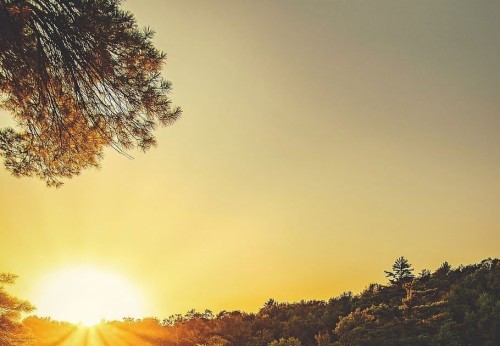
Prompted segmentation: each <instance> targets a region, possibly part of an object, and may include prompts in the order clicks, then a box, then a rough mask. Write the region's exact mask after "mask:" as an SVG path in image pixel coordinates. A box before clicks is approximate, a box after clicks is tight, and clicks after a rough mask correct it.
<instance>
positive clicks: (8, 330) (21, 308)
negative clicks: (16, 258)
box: [0, 273, 33, 346]
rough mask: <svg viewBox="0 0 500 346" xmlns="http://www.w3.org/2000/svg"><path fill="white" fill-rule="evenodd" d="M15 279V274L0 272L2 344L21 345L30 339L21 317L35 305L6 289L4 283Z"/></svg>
mask: <svg viewBox="0 0 500 346" xmlns="http://www.w3.org/2000/svg"><path fill="white" fill-rule="evenodd" d="M15 280H16V276H15V275H12V274H4V273H0V345H6V346H7V345H9V346H10V345H21V344H25V342H26V341H27V339H28V335H27V333H26V331H25V328H24V327H23V325H22V324H21V323H20V318H21V313H23V312H30V311H32V310H33V306H32V305H31V304H30V303H29V302H27V301H24V300H20V299H18V298H16V297H13V296H12V295H10V294H8V293H7V292H6V291H5V289H4V285H8V284H13V283H14V282H15Z"/></svg>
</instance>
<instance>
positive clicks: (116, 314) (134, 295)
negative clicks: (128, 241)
mask: <svg viewBox="0 0 500 346" xmlns="http://www.w3.org/2000/svg"><path fill="white" fill-rule="evenodd" d="M36 305H37V311H36V313H37V314H38V315H40V316H49V317H51V318H52V319H54V320H59V321H67V322H71V323H77V324H82V325H84V326H87V327H88V326H93V325H96V324H98V323H99V322H100V321H101V320H121V319H122V318H124V317H139V316H140V315H141V313H142V312H143V302H142V300H141V296H140V294H139V292H138V290H137V289H136V288H135V287H134V286H133V285H132V284H131V283H130V282H128V281H127V280H126V279H125V278H123V277H121V276H119V275H117V274H115V273H112V272H108V271H104V270H100V269H96V268H91V267H75V268H69V269H64V270H60V271H57V272H54V273H52V274H51V275H49V276H47V277H46V278H45V279H44V280H43V281H42V283H41V285H40V288H39V292H38V299H37V301H36Z"/></svg>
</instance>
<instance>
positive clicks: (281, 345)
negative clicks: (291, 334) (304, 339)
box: [269, 338, 302, 346]
mask: <svg viewBox="0 0 500 346" xmlns="http://www.w3.org/2000/svg"><path fill="white" fill-rule="evenodd" d="M269 346H302V343H301V342H300V340H299V339H297V338H288V339H285V338H280V339H279V340H274V341H271V342H270V343H269Z"/></svg>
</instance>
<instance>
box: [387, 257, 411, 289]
mask: <svg viewBox="0 0 500 346" xmlns="http://www.w3.org/2000/svg"><path fill="white" fill-rule="evenodd" d="M412 271H413V268H411V264H409V263H408V260H407V259H406V258H404V257H403V256H401V257H399V258H398V259H397V260H396V261H395V262H394V264H393V265H392V271H387V270H384V272H385V276H386V277H387V278H388V279H389V281H390V282H391V283H392V284H397V283H405V282H409V281H411V280H412V279H413V278H414V277H415V275H413V273H412Z"/></svg>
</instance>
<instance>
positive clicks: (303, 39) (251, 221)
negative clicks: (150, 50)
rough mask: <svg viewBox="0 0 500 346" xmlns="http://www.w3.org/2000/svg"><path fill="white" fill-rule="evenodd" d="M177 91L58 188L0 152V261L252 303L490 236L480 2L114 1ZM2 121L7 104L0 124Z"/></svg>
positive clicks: (356, 287) (428, 262)
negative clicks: (147, 39) (17, 168)
mask: <svg viewBox="0 0 500 346" xmlns="http://www.w3.org/2000/svg"><path fill="white" fill-rule="evenodd" d="M124 6H125V8H126V9H128V10H130V11H132V12H133V13H134V14H135V15H136V18H137V20H138V23H139V25H140V26H149V27H151V28H152V29H154V30H155V32H156V36H155V38H154V43H155V45H156V46H157V47H158V48H159V49H161V50H163V51H165V52H166V53H167V56H168V61H167V64H166V66H165V69H164V76H165V77H166V79H168V80H170V81H171V82H172V83H173V92H172V94H171V98H172V100H173V102H174V104H176V105H178V106H181V107H182V109H183V115H182V117H181V118H180V119H179V120H178V121H177V122H176V123H175V124H174V125H172V126H170V127H166V128H160V129H159V130H158V131H157V132H156V135H157V139H158V147H157V148H155V149H152V150H151V151H149V152H147V153H146V154H143V153H140V152H132V153H131V154H132V156H133V157H134V158H133V159H128V158H127V157H125V156H122V155H120V154H119V153H117V152H115V151H113V150H107V151H106V153H105V158H104V160H103V161H102V167H101V168H100V169H98V170H96V169H94V170H88V171H85V172H83V173H82V175H81V176H78V177H75V178H73V179H71V180H68V181H66V182H65V185H64V186H63V187H62V188H59V189H53V188H47V187H45V184H44V183H43V182H42V181H38V180H36V179H32V178H23V179H16V178H13V177H12V176H10V175H9V173H8V172H7V171H6V170H5V169H2V170H1V171H0V189H1V190H0V191H1V194H0V210H1V214H0V240H1V243H0V244H1V251H0V271H4V272H13V273H16V274H18V275H19V279H18V281H17V283H16V285H15V286H14V287H13V288H12V290H11V292H12V293H15V294H16V295H18V296H20V297H22V298H25V299H29V300H30V301H32V302H33V303H34V304H35V305H37V304H39V303H40V301H39V300H38V299H39V292H40V290H42V289H43V287H41V285H42V282H44V280H45V279H46V278H47V277H48V276H50V275H51V273H53V272H54V271H58V270H62V269H64V268H71V267H80V266H88V267H93V268H99V269H100V270H105V271H106V270H107V271H109V272H113V273H118V274H119V275H121V276H122V277H124V278H126V279H127V280H129V281H130V282H131V283H132V284H133V286H134V287H135V289H137V290H138V291H140V292H142V293H141V294H142V295H143V297H144V299H145V301H146V302H145V303H144V309H143V310H144V311H143V314H144V315H148V316H157V317H166V316H169V315H171V314H175V313H184V312H186V311H187V310H189V309H191V308H195V309H198V310H204V309H206V308H207V309H211V310H213V311H215V312H217V311H221V310H245V311H257V310H258V309H259V308H260V307H261V306H262V305H263V304H264V302H265V301H266V300H267V299H269V298H274V299H276V300H278V301H290V302H293V301H299V300H301V299H306V300H308V299H328V298H330V297H333V296H337V295H339V294H340V293H342V292H344V291H348V290H351V291H353V292H354V293H357V292H360V291H362V290H363V289H364V288H365V287H366V286H367V285H368V284H369V283H371V282H379V283H384V282H386V279H385V277H384V272H383V271H384V270H387V269H390V267H391V265H392V263H393V262H394V260H395V259H396V258H398V257H399V256H405V257H407V258H408V259H409V261H410V263H412V264H413V267H414V268H415V270H416V272H418V271H420V270H421V269H424V268H428V269H431V270H435V269H436V268H437V267H439V265H440V264H441V263H442V262H444V261H448V262H450V264H452V265H453V266H457V265H459V264H470V263H475V262H479V261H480V260H482V259H484V258H487V257H498V256H499V255H500V253H499V250H500V237H499V234H500V220H499V218H498V216H499V215H500V179H499V177H500V136H499V135H498V134H499V133H500V97H498V94H499V92H500V44H499V42H500V21H498V18H500V3H499V2H498V1H474V2H472V1H444V0H443V1H333V0H332V1H321V0H317V1H295V0H287V1H285V0H276V1H229V0H228V1H222V0H216V1H210V2H207V1H190V0H183V1H166V0H165V1H164V0H161V1H160V0H158V1H153V0H148V1H139V0H129V1H127V2H125V4H124ZM7 124H9V116H8V114H5V113H2V114H1V115H0V125H2V126H5V125H7Z"/></svg>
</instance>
